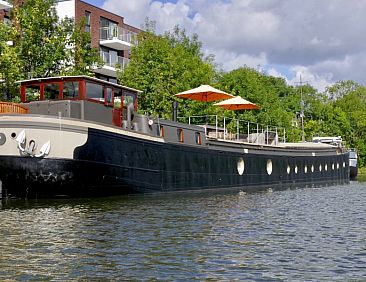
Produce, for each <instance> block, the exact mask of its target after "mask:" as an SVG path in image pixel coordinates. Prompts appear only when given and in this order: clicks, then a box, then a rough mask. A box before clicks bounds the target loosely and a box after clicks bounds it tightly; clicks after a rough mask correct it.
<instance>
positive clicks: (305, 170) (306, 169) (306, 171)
mask: <svg viewBox="0 0 366 282" xmlns="http://www.w3.org/2000/svg"><path fill="white" fill-rule="evenodd" d="M304 172H305V173H308V166H307V165H305V166H304Z"/></svg>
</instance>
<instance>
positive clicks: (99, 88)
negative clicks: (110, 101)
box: [86, 82, 104, 102]
mask: <svg viewBox="0 0 366 282" xmlns="http://www.w3.org/2000/svg"><path fill="white" fill-rule="evenodd" d="M86 97H87V98H89V99H94V100H98V101H103V102H104V92H103V85H100V84H95V83H91V82H87V83H86Z"/></svg>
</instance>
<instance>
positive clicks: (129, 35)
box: [100, 27, 137, 45]
mask: <svg viewBox="0 0 366 282" xmlns="http://www.w3.org/2000/svg"><path fill="white" fill-rule="evenodd" d="M113 39H118V40H120V41H124V42H127V43H129V44H133V45H136V44H137V34H136V33H134V32H132V31H130V30H127V29H124V28H120V27H101V28H100V40H101V41H103V40H113Z"/></svg>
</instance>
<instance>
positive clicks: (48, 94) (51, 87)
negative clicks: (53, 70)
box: [43, 84, 60, 100]
mask: <svg viewBox="0 0 366 282" xmlns="http://www.w3.org/2000/svg"><path fill="white" fill-rule="evenodd" d="M59 91H60V85H59V84H45V85H44V90H43V99H44V100H54V99H57V98H58V95H59Z"/></svg>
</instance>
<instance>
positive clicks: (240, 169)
mask: <svg viewBox="0 0 366 282" xmlns="http://www.w3.org/2000/svg"><path fill="white" fill-rule="evenodd" d="M236 165H237V167H236V168H237V169H238V173H239V175H243V173H244V168H245V164H244V159H243V158H241V157H240V158H239V159H238V162H237V164H236Z"/></svg>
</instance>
